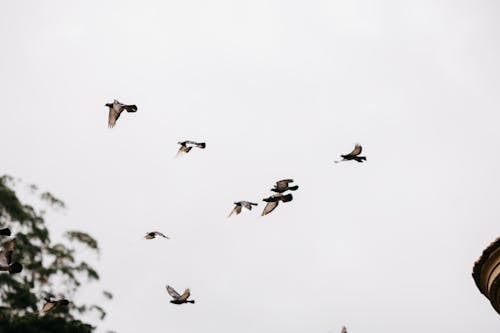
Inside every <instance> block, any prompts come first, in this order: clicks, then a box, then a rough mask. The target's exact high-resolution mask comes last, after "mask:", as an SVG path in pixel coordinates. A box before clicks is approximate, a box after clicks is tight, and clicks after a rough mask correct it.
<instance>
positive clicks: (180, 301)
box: [167, 285, 194, 304]
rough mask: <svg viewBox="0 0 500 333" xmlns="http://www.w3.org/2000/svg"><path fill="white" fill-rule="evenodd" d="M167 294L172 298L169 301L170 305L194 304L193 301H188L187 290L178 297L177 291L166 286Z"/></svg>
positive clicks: (188, 292)
mask: <svg viewBox="0 0 500 333" xmlns="http://www.w3.org/2000/svg"><path fill="white" fill-rule="evenodd" d="M167 292H168V294H169V295H170V296H172V298H173V300H171V301H170V303H172V304H183V303H192V304H194V300H188V298H189V296H190V295H191V292H190V291H189V288H187V289H186V290H184V293H183V294H182V295H179V293H178V292H177V291H175V289H174V288H172V287H170V286H169V285H167Z"/></svg>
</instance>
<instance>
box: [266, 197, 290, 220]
mask: <svg viewBox="0 0 500 333" xmlns="http://www.w3.org/2000/svg"><path fill="white" fill-rule="evenodd" d="M292 199H293V196H292V194H291V193H288V194H286V195H283V194H281V193H278V194H274V195H271V196H270V197H268V198H265V199H262V201H265V202H267V205H266V207H264V210H263V211H262V215H261V216H264V215H267V214H269V213H270V212H272V211H273V210H274V209H275V208H276V207H278V203H279V202H280V201H283V202H289V201H292Z"/></svg>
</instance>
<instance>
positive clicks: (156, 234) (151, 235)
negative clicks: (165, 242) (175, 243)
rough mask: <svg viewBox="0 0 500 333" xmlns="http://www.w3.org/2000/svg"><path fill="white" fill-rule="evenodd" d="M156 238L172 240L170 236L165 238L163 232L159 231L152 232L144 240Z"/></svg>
mask: <svg viewBox="0 0 500 333" xmlns="http://www.w3.org/2000/svg"><path fill="white" fill-rule="evenodd" d="M156 236H160V237H163V238H166V239H170V237H168V236H165V235H164V234H162V233H161V232H159V231H151V232H148V233H147V234H146V236H144V238H146V239H153V238H156Z"/></svg>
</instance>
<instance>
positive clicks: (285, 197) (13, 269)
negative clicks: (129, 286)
mask: <svg viewBox="0 0 500 333" xmlns="http://www.w3.org/2000/svg"><path fill="white" fill-rule="evenodd" d="M105 106H107V107H108V108H109V116H108V127H109V128H113V127H114V126H115V125H116V121H117V120H118V118H120V115H121V114H122V112H123V111H126V112H137V106H136V105H127V104H123V103H120V102H119V101H117V100H116V99H115V100H114V101H113V103H107V104H105ZM178 144H179V145H180V148H179V151H178V152H177V155H176V156H180V155H183V154H187V153H189V152H190V151H191V149H193V148H194V147H196V148H199V149H205V148H206V143H205V142H195V141H189V140H186V141H179V142H178ZM362 150H363V148H362V147H361V145H359V144H356V145H355V147H354V149H353V151H351V152H350V153H349V154H345V155H340V157H341V159H340V160H337V161H334V162H335V163H339V162H344V161H352V160H354V161H356V162H359V163H363V162H364V161H366V157H365V156H360V154H361V152H362ZM293 182H294V181H293V179H282V180H279V181H277V182H276V184H275V185H274V187H273V188H272V189H271V191H272V192H274V194H272V195H270V196H269V197H267V198H264V199H262V200H263V201H264V202H266V205H265V207H264V209H263V211H262V214H261V216H265V215H267V214H269V213H271V212H272V211H274V210H275V209H276V207H278V204H279V202H280V201H281V202H283V203H285V202H290V201H292V200H293V196H292V194H291V193H285V192H287V191H296V190H298V188H299V186H298V185H292V186H291V183H293ZM257 205H258V204H257V203H255V202H251V201H237V202H234V208H233V210H232V211H231V213H230V214H229V216H228V217H230V216H232V215H233V214H235V215H238V214H240V213H241V212H242V210H243V208H246V209H248V210H252V207H253V206H257ZM0 235H1V236H10V235H11V231H10V229H9V228H4V229H0ZM156 237H162V238H165V239H169V237H168V236H166V235H165V234H163V233H161V232H159V231H151V232H148V233H146V235H145V236H144V238H145V239H147V240H151V239H155V238H156ZM15 244H16V239H15V238H13V239H11V240H9V241H8V242H6V243H5V244H4V245H3V246H2V248H1V250H0V271H8V272H9V273H10V274H15V273H19V272H21V271H22V269H23V266H22V265H21V264H20V263H19V262H12V252H13V251H14V249H15ZM166 289H167V292H168V294H169V295H170V296H171V297H172V300H171V301H170V303H173V304H185V303H191V304H194V303H195V301H194V300H190V299H189V297H190V296H191V292H190V290H189V288H186V289H185V290H184V292H183V293H182V294H179V293H178V292H177V291H175V289H174V288H172V287H171V286H169V285H167V286H166ZM44 300H45V304H44V305H43V307H42V309H41V310H40V311H41V312H42V313H46V312H49V311H52V310H54V309H55V308H57V307H60V306H67V305H68V304H69V301H68V300H66V299H64V298H62V299H58V300H53V299H52V297H49V298H44ZM341 333H347V330H346V328H345V327H343V328H342V332H341Z"/></svg>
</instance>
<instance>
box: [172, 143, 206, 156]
mask: <svg viewBox="0 0 500 333" xmlns="http://www.w3.org/2000/svg"><path fill="white" fill-rule="evenodd" d="M177 143H178V144H180V145H181V147H180V148H179V151H178V152H177V156H178V155H180V154H187V153H189V151H190V150H191V149H193V147H197V148H201V149H205V147H206V146H207V145H206V143H205V142H195V141H189V140H187V141H179V142H177Z"/></svg>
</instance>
